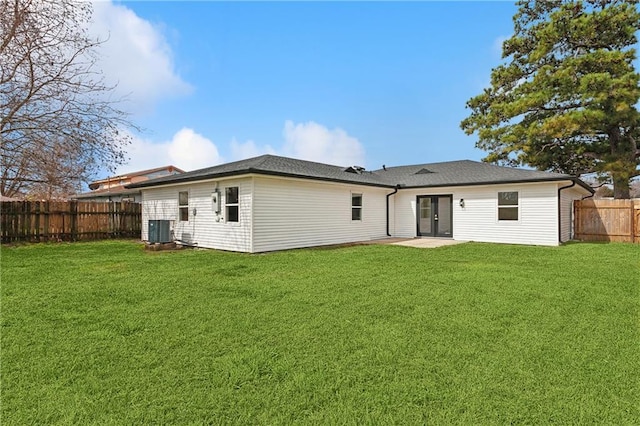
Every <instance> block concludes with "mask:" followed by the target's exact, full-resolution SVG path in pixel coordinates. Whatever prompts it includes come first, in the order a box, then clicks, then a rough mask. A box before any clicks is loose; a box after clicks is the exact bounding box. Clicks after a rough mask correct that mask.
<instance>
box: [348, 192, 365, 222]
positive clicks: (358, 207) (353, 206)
mask: <svg viewBox="0 0 640 426" xmlns="http://www.w3.org/2000/svg"><path fill="white" fill-rule="evenodd" d="M357 197H359V198H360V205H357V204H354V203H353V201H354V198H357ZM363 204H364V196H363V195H362V193H358V192H352V193H351V221H352V222H362V207H363ZM356 211H359V215H358V216H359V217H358V219H354V218H353V213H354V212H356Z"/></svg>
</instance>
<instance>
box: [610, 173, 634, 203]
mask: <svg viewBox="0 0 640 426" xmlns="http://www.w3.org/2000/svg"><path fill="white" fill-rule="evenodd" d="M613 198H614V199H616V200H628V199H629V198H631V193H630V191H629V179H625V178H624V177H622V178H620V177H619V176H618V175H616V176H613Z"/></svg>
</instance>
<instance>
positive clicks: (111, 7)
mask: <svg viewBox="0 0 640 426" xmlns="http://www.w3.org/2000/svg"><path fill="white" fill-rule="evenodd" d="M93 9H94V10H93V23H92V24H91V25H90V27H89V33H90V34H91V35H92V36H93V37H95V38H100V39H107V40H106V41H105V42H104V43H103V44H102V45H101V46H100V59H99V63H98V65H99V66H100V68H101V69H102V70H103V72H104V76H105V80H106V83H107V84H110V85H112V84H117V85H118V87H117V89H116V93H117V94H119V95H120V96H127V98H128V100H129V101H130V103H129V104H127V105H126V107H127V109H130V110H132V112H143V111H146V110H148V109H150V108H151V107H152V106H153V104H154V103H155V102H157V101H158V100H160V99H162V98H166V97H170V96H179V95H184V94H187V93H189V92H191V90H192V87H191V86H190V85H189V84H188V83H186V82H185V81H184V80H182V78H181V77H180V76H179V75H178V73H177V72H176V70H175V64H174V62H173V58H172V51H171V47H170V46H169V44H168V43H167V41H166V39H165V38H164V35H163V34H162V32H161V31H160V30H159V28H157V27H154V26H153V25H152V24H151V23H150V22H149V21H146V20H144V19H142V18H140V17H139V16H138V15H136V14H135V13H134V12H133V11H132V10H131V9H129V8H127V7H126V6H123V5H120V4H113V3H112V2H111V1H94V2H93Z"/></svg>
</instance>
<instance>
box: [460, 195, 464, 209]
mask: <svg viewBox="0 0 640 426" xmlns="http://www.w3.org/2000/svg"><path fill="white" fill-rule="evenodd" d="M460 207H462V208H463V209H464V198H460Z"/></svg>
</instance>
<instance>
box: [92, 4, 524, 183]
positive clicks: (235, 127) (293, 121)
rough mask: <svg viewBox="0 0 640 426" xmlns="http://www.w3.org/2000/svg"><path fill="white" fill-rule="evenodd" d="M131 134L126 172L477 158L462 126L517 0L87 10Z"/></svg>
mask: <svg viewBox="0 0 640 426" xmlns="http://www.w3.org/2000/svg"><path fill="white" fill-rule="evenodd" d="M94 8H95V11H96V13H95V17H94V19H95V25H94V28H93V29H92V31H94V32H96V33H97V34H98V35H104V34H108V35H109V40H108V41H107V42H106V43H105V45H104V46H103V50H104V59H103V68H104V70H105V76H106V78H107V80H108V81H112V82H118V83H119V88H118V90H119V91H120V93H124V94H127V96H128V98H129V102H127V103H126V104H124V105H123V107H124V108H125V109H128V110H130V111H132V120H133V121H135V122H136V123H137V124H139V125H140V126H142V127H143V128H144V129H145V131H144V132H142V133H139V134H138V133H136V134H134V135H133V136H134V144H133V145H132V146H131V147H130V150H129V151H130V152H129V154H130V157H131V162H130V163H129V164H128V165H126V166H123V167H121V168H119V169H118V172H122V173H124V172H127V171H132V170H138V169H141V168H146V167H154V166H161V165H165V164H174V165H176V166H178V167H182V168H185V169H187V170H191V169H195V168H199V167H205V166H210V165H214V164H217V163H220V162H226V161H233V160H237V159H242V158H246V157H250V156H253V155H260V154H263V153H274V154H279V155H288V156H293V157H298V158H303V159H308V160H314V161H321V162H329V163H334V164H339V165H350V164H358V165H363V166H366V167H367V168H368V169H377V168H380V167H381V166H382V164H386V165H387V166H393V165H404V164H416V163H427V162H437V161H448V160H457V159H472V160H479V159H481V158H482V157H483V155H484V153H483V152H482V151H480V150H477V149H475V148H474V143H475V138H474V137H473V136H466V135H465V134H464V133H463V132H462V131H461V130H460V127H459V123H460V121H461V120H462V119H463V118H464V117H465V116H466V115H467V112H468V111H467V110H466V109H465V102H466V101H467V100H468V99H469V98H470V97H472V96H475V95H477V94H479V93H480V92H481V91H482V89H483V87H485V86H487V85H488V83H489V75H490V71H491V68H493V67H495V66H496V65H497V64H498V63H499V62H500V48H499V46H500V42H501V40H503V39H505V38H506V37H508V36H509V35H510V34H511V33H512V25H513V24H512V17H513V14H514V13H515V12H516V7H515V5H514V4H513V3H511V2H349V3H345V2H276V3H272V2H256V3H249V2H172V1H162V2H142V1H135V2H126V1H125V2H109V1H102V2H96V3H94Z"/></svg>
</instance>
